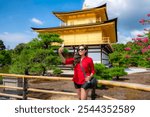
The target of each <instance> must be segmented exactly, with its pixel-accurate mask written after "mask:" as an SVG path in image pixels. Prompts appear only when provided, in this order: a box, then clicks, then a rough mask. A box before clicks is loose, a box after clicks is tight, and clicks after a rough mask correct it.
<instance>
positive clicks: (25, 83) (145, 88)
mask: <svg viewBox="0 0 150 117" xmlns="http://www.w3.org/2000/svg"><path fill="white" fill-rule="evenodd" d="M0 76H3V77H9V78H10V77H11V78H22V79H23V86H22V87H15V86H5V85H0V88H11V89H16V90H21V91H23V93H22V94H23V95H22V96H18V95H12V94H6V93H0V95H1V96H6V97H14V98H18V99H23V100H26V99H29V100H35V99H36V98H32V97H27V94H28V91H32V92H41V93H49V94H63V95H71V96H76V95H77V94H76V93H68V92H59V91H48V90H41V89H34V88H29V87H28V79H47V80H56V81H71V79H72V78H65V77H47V76H30V75H16V74H4V73H0ZM98 84H102V85H109V86H117V87H124V88H130V89H136V90H143V91H150V86H149V85H143V84H136V83H124V82H118V81H107V80H98ZM102 97H103V98H106V99H110V100H114V99H115V98H111V97H108V96H102Z"/></svg>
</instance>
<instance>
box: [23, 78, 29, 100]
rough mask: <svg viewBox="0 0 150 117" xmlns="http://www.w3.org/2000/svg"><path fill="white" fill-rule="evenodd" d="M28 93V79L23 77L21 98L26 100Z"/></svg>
mask: <svg viewBox="0 0 150 117" xmlns="http://www.w3.org/2000/svg"><path fill="white" fill-rule="evenodd" d="M27 94H28V79H27V78H23V100H27Z"/></svg>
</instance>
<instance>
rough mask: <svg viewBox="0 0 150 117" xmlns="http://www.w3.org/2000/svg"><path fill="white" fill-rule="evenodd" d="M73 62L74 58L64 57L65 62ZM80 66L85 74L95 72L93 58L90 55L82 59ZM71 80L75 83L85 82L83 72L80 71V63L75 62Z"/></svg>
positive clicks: (88, 74)
mask: <svg viewBox="0 0 150 117" xmlns="http://www.w3.org/2000/svg"><path fill="white" fill-rule="evenodd" d="M73 62H74V58H69V59H66V62H65V64H73ZM82 67H83V68H84V70H85V73H86V75H87V76H90V75H91V73H93V74H94V73H95V70H94V64H93V60H92V58H90V57H87V56H86V57H84V58H83V59H82ZM73 81H74V82H75V83H77V84H84V82H85V77H84V73H83V72H82V69H81V66H80V63H78V64H76V66H75V67H74V76H73Z"/></svg>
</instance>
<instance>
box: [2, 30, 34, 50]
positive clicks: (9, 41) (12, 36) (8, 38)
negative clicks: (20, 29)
mask: <svg viewBox="0 0 150 117" xmlns="http://www.w3.org/2000/svg"><path fill="white" fill-rule="evenodd" d="M34 37H35V34H34V33H32V32H31V33H30V34H27V33H9V32H4V33H0V39H1V40H3V42H4V44H5V45H6V47H7V46H9V47H10V48H11V49H13V48H15V46H16V45H17V44H19V43H27V42H29V41H31V40H32V38H34Z"/></svg>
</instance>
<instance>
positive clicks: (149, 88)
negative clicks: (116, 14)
mask: <svg viewBox="0 0 150 117" xmlns="http://www.w3.org/2000/svg"><path fill="white" fill-rule="evenodd" d="M98 83H99V84H103V85H110V86H117V87H124V88H130V89H136V90H143V91H150V86H149V85H144V84H137V83H125V82H117V81H107V80H98Z"/></svg>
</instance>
